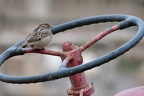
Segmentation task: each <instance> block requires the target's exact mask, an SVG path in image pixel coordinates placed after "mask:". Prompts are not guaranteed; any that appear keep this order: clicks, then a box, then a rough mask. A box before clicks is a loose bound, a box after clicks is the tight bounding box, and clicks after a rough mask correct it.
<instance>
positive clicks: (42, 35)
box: [27, 30, 49, 43]
mask: <svg viewBox="0 0 144 96" xmlns="http://www.w3.org/2000/svg"><path fill="white" fill-rule="evenodd" d="M47 31H49V30H40V31H39V32H36V31H33V33H30V34H29V35H28V37H27V42H29V43H32V42H35V41H39V40H41V39H42V38H45V37H47V36H48V35H49V34H48V32H47Z"/></svg>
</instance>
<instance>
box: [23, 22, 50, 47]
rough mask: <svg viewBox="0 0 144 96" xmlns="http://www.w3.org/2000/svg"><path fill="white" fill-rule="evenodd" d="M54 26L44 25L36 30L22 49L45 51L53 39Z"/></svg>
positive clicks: (28, 37) (25, 41) (27, 38)
mask: <svg viewBox="0 0 144 96" xmlns="http://www.w3.org/2000/svg"><path fill="white" fill-rule="evenodd" d="M51 28H52V25H50V24H47V23H43V24H40V25H39V26H38V27H37V28H36V29H34V30H33V31H32V32H31V33H30V34H29V35H28V36H27V37H26V38H25V40H24V42H23V44H22V45H21V47H22V48H27V47H31V48H33V49H44V47H46V46H47V45H48V44H49V43H50V42H51V39H52V35H53V34H52V32H51Z"/></svg>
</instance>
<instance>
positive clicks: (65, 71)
mask: <svg viewBox="0 0 144 96" xmlns="http://www.w3.org/2000/svg"><path fill="white" fill-rule="evenodd" d="M102 22H103V23H105V22H120V23H119V26H120V29H125V28H128V27H131V26H138V32H137V33H136V35H135V36H134V37H133V38H132V39H131V40H129V41H128V42H127V43H125V44H124V45H122V46H120V47H119V48H117V49H115V50H113V51H112V52H109V53H107V54H106V55H104V56H101V57H99V58H97V59H95V60H93V61H91V62H88V63H85V64H82V65H79V66H75V67H71V68H62V69H61V70H57V71H55V72H52V73H48V74H42V75H35V76H9V75H5V74H2V73H0V80H1V81H3V82H7V83H19V84H21V83H36V82H44V81H50V80H55V79H60V78H63V77H67V76H71V75H74V74H77V73H80V72H83V71H86V70H89V69H92V68H94V67H97V66H100V65H102V64H104V63H106V62H109V61H110V60H112V59H115V58H116V57H118V56H120V55H122V54H124V53H125V52H126V51H128V50H130V49H131V48H132V47H134V46H135V45H136V44H137V43H138V42H139V41H140V40H141V39H142V38H143V36H144V22H143V21H142V20H141V19H139V18H137V17H134V16H130V15H122V14H110V15H101V16H93V17H88V18H82V19H78V20H74V21H70V22H67V23H63V24H60V25H58V26H55V27H54V28H52V33H53V34H57V33H59V32H63V31H65V30H69V29H72V28H75V27H80V26H84V25H89V24H98V23H102ZM22 42H23V40H22V41H20V42H19V43H17V44H15V45H13V46H12V47H10V48H9V49H7V50H6V51H5V52H3V53H2V54H1V55H0V64H1V65H2V64H3V62H4V61H5V60H7V59H8V58H10V57H12V56H16V55H23V54H24V53H23V52H22V49H21V48H17V46H20V45H21V44H22Z"/></svg>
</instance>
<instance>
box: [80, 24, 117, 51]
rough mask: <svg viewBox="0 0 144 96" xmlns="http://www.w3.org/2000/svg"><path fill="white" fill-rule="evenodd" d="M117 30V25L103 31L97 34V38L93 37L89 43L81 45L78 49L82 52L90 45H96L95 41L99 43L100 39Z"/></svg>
mask: <svg viewBox="0 0 144 96" xmlns="http://www.w3.org/2000/svg"><path fill="white" fill-rule="evenodd" d="M118 29H119V25H114V26H112V27H111V28H109V29H106V30H105V31H103V32H101V33H99V34H98V35H97V36H95V37H94V38H92V39H91V40H90V41H88V42H86V43H85V44H84V45H82V46H81V47H80V50H81V51H84V50H85V49H87V48H88V47H90V46H91V45H93V44H94V43H96V42H97V41H99V40H100V39H102V38H103V37H104V36H106V35H108V34H110V33H112V32H114V31H116V30H118Z"/></svg>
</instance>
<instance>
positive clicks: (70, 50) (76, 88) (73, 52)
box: [61, 42, 94, 96]
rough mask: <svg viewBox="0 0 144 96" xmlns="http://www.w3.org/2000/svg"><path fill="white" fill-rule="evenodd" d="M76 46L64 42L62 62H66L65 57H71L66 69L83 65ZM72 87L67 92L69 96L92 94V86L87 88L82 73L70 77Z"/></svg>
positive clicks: (87, 85)
mask: <svg viewBox="0 0 144 96" xmlns="http://www.w3.org/2000/svg"><path fill="white" fill-rule="evenodd" d="M79 49H80V48H79V47H78V46H75V45H74V44H72V43H70V42H66V43H64V45H63V54H62V55H61V58H62V60H66V58H67V57H72V59H71V61H70V62H69V63H68V64H67V67H74V66H78V65H80V64H82V63H83V58H82V56H81V52H80V50H79ZM69 78H70V81H71V84H72V87H71V88H70V89H68V90H67V93H68V95H69V96H90V95H91V94H92V93H93V92H94V86H93V84H92V87H91V88H90V87H89V84H88V83H87V80H86V77H85V74H84V72H82V73H78V74H76V75H73V76H70V77H69Z"/></svg>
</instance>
